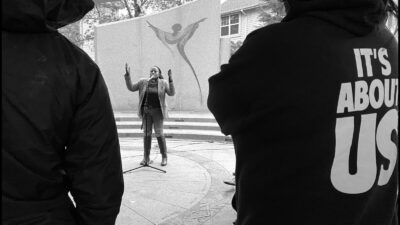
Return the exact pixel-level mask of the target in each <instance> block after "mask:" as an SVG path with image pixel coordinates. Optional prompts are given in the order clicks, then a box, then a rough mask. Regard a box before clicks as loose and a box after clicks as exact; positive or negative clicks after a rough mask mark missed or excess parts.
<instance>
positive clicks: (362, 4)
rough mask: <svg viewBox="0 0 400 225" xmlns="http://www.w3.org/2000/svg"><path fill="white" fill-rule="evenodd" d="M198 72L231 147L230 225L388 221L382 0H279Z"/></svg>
mask: <svg viewBox="0 0 400 225" xmlns="http://www.w3.org/2000/svg"><path fill="white" fill-rule="evenodd" d="M284 3H285V6H286V10H287V15H286V17H285V18H284V19H283V21H282V22H281V23H277V24H272V25H269V26H266V27H263V28H261V29H258V30H256V31H254V32H252V33H250V34H249V35H248V36H247V37H246V40H245V41H244V43H243V45H242V47H241V48H240V49H239V50H238V51H237V52H236V53H235V54H234V55H233V56H232V57H231V58H230V60H229V63H228V64H225V65H222V66H221V71H220V72H219V73H218V74H216V75H214V76H211V77H210V78H209V87H210V88H209V96H208V107H209V109H210V111H211V112H212V113H213V114H214V116H215V118H216V120H217V122H218V123H219V125H220V127H221V130H222V132H223V133H224V134H226V135H228V134H230V135H232V139H233V144H234V147H235V151H236V172H235V174H236V187H237V189H236V198H235V201H236V204H237V223H236V224H238V225H254V224H271V225H292V224H301V225H398V215H397V210H396V208H397V199H398V188H399V185H398V115H399V114H398V97H399V85H398V43H397V40H396V38H395V37H394V35H393V34H392V33H391V32H390V31H389V30H388V29H387V28H386V27H385V21H386V18H387V16H388V11H391V12H394V14H396V16H397V12H398V10H397V5H395V4H394V3H393V2H392V1H388V0H287V1H285V2H284Z"/></svg>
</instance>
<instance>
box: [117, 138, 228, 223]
mask: <svg viewBox="0 0 400 225" xmlns="http://www.w3.org/2000/svg"><path fill="white" fill-rule="evenodd" d="M166 140H167V148H168V165H167V166H165V167H161V166H160V163H161V155H160V154H159V149H158V148H156V147H155V146H156V143H157V140H156V139H155V138H153V145H152V151H151V155H150V158H151V159H152V160H153V161H154V162H153V163H152V164H151V165H152V166H154V167H157V168H160V169H164V170H166V171H167V173H162V172H160V171H158V170H154V169H152V168H149V167H146V168H140V169H138V170H133V171H131V172H128V173H126V174H124V180H125V191H124V196H123V201H122V205H121V211H120V214H119V216H118V218H117V222H116V224H117V225H150V224H160V225H178V224H179V225H200V224H204V225H231V224H232V222H233V221H234V220H235V217H236V213H235V211H234V210H233V209H232V207H231V199H232V196H233V193H234V187H233V186H228V185H226V184H224V183H223V180H230V179H231V178H232V172H234V169H235V154H234V150H233V145H232V143H231V142H209V141H198V140H181V139H166ZM120 144H121V156H122V163H123V170H124V171H127V170H129V169H132V168H136V167H138V166H139V162H140V161H141V160H142V156H143V143H142V139H141V138H120Z"/></svg>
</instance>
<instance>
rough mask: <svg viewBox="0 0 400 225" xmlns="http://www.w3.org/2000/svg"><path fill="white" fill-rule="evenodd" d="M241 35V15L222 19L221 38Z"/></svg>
mask: <svg viewBox="0 0 400 225" xmlns="http://www.w3.org/2000/svg"><path fill="white" fill-rule="evenodd" d="M233 34H239V14H233V15H229V16H223V17H221V36H228V35H233Z"/></svg>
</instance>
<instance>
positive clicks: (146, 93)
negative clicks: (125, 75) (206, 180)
mask: <svg viewBox="0 0 400 225" xmlns="http://www.w3.org/2000/svg"><path fill="white" fill-rule="evenodd" d="M150 80H151V78H150V79H149V81H150ZM149 81H148V82H147V87H146V92H145V98H146V101H145V103H144V107H143V108H144V110H143V114H144V115H143V119H144V121H145V123H146V126H145V128H144V129H145V132H144V133H145V134H147V131H148V130H147V129H149V126H148V124H147V119H148V118H147V117H148V116H149V113H148V110H147V109H148V102H147V100H148V95H149V92H148V90H149ZM157 82H158V80H157ZM157 86H158V85H157ZM139 110H141V109H139ZM142 127H143V120H142ZM150 129H153V128H151V127H150ZM150 148H151V143H150ZM149 158H150V156H149ZM150 162H151V160H150V161H149V162H148V163H145V164H144V165H140V166H138V167H135V168H133V169H130V170H126V171H124V172H123V174H125V173H129V172H131V171H133V170H137V169H140V168H143V167H150V168H153V169H155V170H158V171H161V172H163V173H167V171H166V170H163V169H160V168H157V167H154V166H150V165H149V164H150Z"/></svg>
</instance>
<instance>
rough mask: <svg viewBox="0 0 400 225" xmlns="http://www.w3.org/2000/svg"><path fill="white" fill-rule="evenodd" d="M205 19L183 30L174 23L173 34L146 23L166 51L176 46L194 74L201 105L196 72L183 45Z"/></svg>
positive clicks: (201, 97) (201, 100) (179, 25)
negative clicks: (171, 46)
mask: <svg viewBox="0 0 400 225" xmlns="http://www.w3.org/2000/svg"><path fill="white" fill-rule="evenodd" d="M206 19H207V18H203V19H200V20H198V21H197V22H194V23H192V24H189V25H188V26H187V27H185V28H184V29H183V30H182V25H181V24H179V23H176V24H174V25H172V31H173V33H171V32H166V31H163V30H161V29H159V28H157V27H155V26H153V24H151V23H150V22H149V21H146V22H147V23H148V24H149V27H150V28H151V29H152V30H153V31H154V33H155V34H156V36H157V38H158V39H160V41H161V42H162V43H163V44H164V45H165V46H166V47H167V48H168V50H169V51H170V52H172V50H171V48H170V47H169V45H174V44H176V46H177V48H178V51H179V53H180V54H181V56H182V57H183V59H184V60H185V61H186V63H187V64H188V65H189V66H190V68H191V70H192V72H193V74H194V77H195V78H196V81H197V85H198V87H199V91H200V102H201V104H203V95H202V92H201V87H200V82H199V79H198V77H197V74H196V71H195V70H194V68H193V65H192V63H191V62H190V61H189V59H188V57H187V55H186V53H185V44H186V43H187V42H188V41H189V39H190V38H191V37H192V36H193V34H194V32H195V31H196V30H197V28H198V27H199V23H201V22H203V21H204V20H206ZM181 30H182V31H181Z"/></svg>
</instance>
